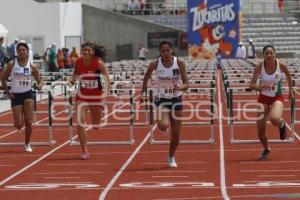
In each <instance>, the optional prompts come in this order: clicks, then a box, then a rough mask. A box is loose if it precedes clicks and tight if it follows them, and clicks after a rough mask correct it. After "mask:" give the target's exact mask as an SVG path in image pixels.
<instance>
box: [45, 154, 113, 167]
mask: <svg viewBox="0 0 300 200" xmlns="http://www.w3.org/2000/svg"><path fill="white" fill-rule="evenodd" d="M93 155H94V154H93ZM47 165H48V166H79V167H82V166H85V165H88V166H92V165H95V166H102V165H104V166H110V165H111V164H109V163H65V164H63V163H58V164H55V163H54V164H51V163H50V164H47Z"/></svg>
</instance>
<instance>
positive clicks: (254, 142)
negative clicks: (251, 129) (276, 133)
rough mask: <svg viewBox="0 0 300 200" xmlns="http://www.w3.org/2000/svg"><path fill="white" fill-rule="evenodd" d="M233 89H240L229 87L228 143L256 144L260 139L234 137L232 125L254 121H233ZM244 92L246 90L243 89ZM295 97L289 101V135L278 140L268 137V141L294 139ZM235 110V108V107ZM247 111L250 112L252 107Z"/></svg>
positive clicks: (276, 141)
mask: <svg viewBox="0 0 300 200" xmlns="http://www.w3.org/2000/svg"><path fill="white" fill-rule="evenodd" d="M233 91H240V90H239V89H235V90H234V89H232V88H229V128H230V143H231V144H256V143H260V140H258V139H253V140H252V139H235V137H234V125H249V124H255V122H254V121H237V122H234V117H233V111H234V110H235V109H233ZM244 91H245V92H246V90H244ZM294 107H295V99H294V98H293V99H292V101H291V111H290V114H291V136H290V137H289V138H288V139H285V140H279V139H270V140H269V142H270V143H293V142H294V141H295V133H294V132H295V131H294V130H295V128H294V116H295V109H294ZM236 110H237V109H236ZM249 111H251V112H252V109H251V110H250V109H249Z"/></svg>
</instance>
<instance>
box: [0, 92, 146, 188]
mask: <svg viewBox="0 0 300 200" xmlns="http://www.w3.org/2000/svg"><path fill="white" fill-rule="evenodd" d="M137 97H138V96H137ZM137 97H135V98H134V99H136V98H137ZM128 104H129V103H126V104H124V105H122V107H124V106H125V105H128ZM117 111H119V109H115V110H114V111H113V112H111V113H109V114H107V115H106V116H104V117H102V119H105V118H107V117H109V116H110V115H112V114H114V113H115V112H117ZM91 128H92V126H89V127H87V128H86V129H85V130H86V131H87V130H89V129H91ZM149 136H150V134H149ZM76 138H77V135H76V136H74V137H73V138H72V139H73V140H74V139H76ZM67 144H69V140H67V141H66V142H64V143H63V144H61V145H59V146H57V147H56V148H54V149H52V150H51V151H49V152H48V153H46V154H44V155H43V156H42V157H40V158H38V159H37V160H35V161H33V162H32V163H30V164H29V165H27V166H25V167H24V168H22V169H20V170H19V171H17V172H15V173H13V174H12V175H10V176H9V177H7V178H6V179H4V180H2V181H1V182H0V186H2V185H4V184H5V183H7V182H8V181H10V180H11V179H13V178H15V177H16V176H18V175H20V174H21V173H23V172H24V171H26V170H27V169H29V168H31V167H32V166H34V165H36V164H37V163H39V162H40V161H42V160H43V159H45V158H47V157H48V156H50V155H51V154H53V153H54V152H55V151H57V150H59V149H61V148H62V147H64V146H66V145H67Z"/></svg>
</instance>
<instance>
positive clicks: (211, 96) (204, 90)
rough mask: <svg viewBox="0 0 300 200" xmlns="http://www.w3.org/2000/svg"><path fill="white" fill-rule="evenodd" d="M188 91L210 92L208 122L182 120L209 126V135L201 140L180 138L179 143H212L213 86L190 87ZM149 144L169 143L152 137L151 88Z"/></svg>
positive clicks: (191, 123)
mask: <svg viewBox="0 0 300 200" xmlns="http://www.w3.org/2000/svg"><path fill="white" fill-rule="evenodd" d="M190 91H193V92H209V94H210V109H208V111H210V112H211V118H210V122H182V124H183V125H196V126H203V125H208V126H210V136H209V138H208V139H206V140H205V139H204V140H203V139H202V140H180V144H213V143H214V115H213V113H214V112H215V111H214V97H215V88H191V89H190ZM149 99H150V127H149V129H150V138H149V143H150V144H170V141H168V140H156V139H155V137H154V129H153V123H154V120H153V115H154V114H153V113H154V112H153V104H152V102H153V90H150V95H149Z"/></svg>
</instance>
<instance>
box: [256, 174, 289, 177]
mask: <svg viewBox="0 0 300 200" xmlns="http://www.w3.org/2000/svg"><path fill="white" fill-rule="evenodd" d="M258 176H259V177H287V176H288V177H294V176H295V175H294V174H293V175H258Z"/></svg>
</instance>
